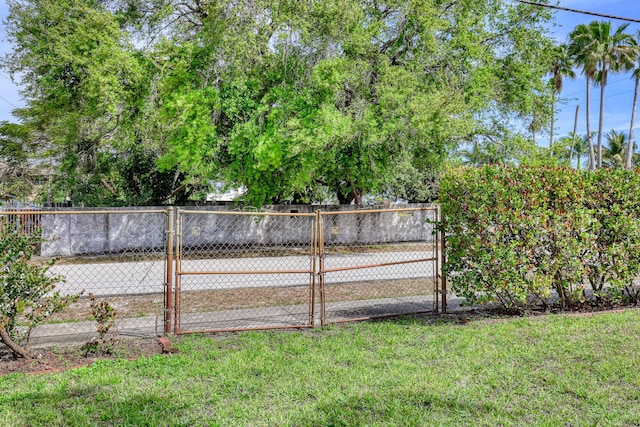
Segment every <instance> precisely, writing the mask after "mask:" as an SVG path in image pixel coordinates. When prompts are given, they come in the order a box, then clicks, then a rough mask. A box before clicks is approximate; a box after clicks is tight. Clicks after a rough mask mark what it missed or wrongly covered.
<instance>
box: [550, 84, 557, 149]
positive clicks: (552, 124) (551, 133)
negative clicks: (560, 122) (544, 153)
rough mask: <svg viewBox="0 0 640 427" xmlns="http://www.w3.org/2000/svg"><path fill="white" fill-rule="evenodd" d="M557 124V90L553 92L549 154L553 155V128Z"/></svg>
mask: <svg viewBox="0 0 640 427" xmlns="http://www.w3.org/2000/svg"><path fill="white" fill-rule="evenodd" d="M555 125H556V90H555V89H553V92H552V93H551V129H549V155H550V156H551V157H553V128H554V127H555Z"/></svg>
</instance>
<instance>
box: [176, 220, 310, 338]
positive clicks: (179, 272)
mask: <svg viewBox="0 0 640 427" xmlns="http://www.w3.org/2000/svg"><path fill="white" fill-rule="evenodd" d="M183 213H187V214H188V215H221V216H257V215H259V216H273V217H309V218H313V219H312V221H311V226H312V229H311V239H310V241H309V242H308V243H309V247H310V249H311V254H310V255H309V256H310V258H311V263H310V268H309V269H307V270H229V271H213V270H201V271H184V270H183V269H182V259H183V232H182V225H183V224H182V215H183ZM170 217H171V215H170ZM317 233H318V228H317V214H316V213H300V212H288V213H280V212H238V211H210V210H191V209H180V208H176V209H175V245H176V250H175V272H173V276H174V280H173V282H172V283H170V282H169V276H170V274H171V272H170V271H169V269H171V267H170V266H169V265H170V264H171V262H168V264H167V265H168V267H167V278H168V279H167V282H168V283H167V300H166V301H167V303H168V304H170V303H171V302H173V307H171V306H170V305H168V306H167V310H166V312H167V317H166V318H165V325H166V329H165V330H166V331H169V330H171V323H172V322H171V318H170V316H171V314H173V333H174V334H176V335H184V334H195V333H213V332H231V331H245V330H268V329H294V328H300V329H302V328H314V327H315V326H316V324H315V317H316V314H315V306H316V302H315V293H316V292H315V289H316V277H317V274H316V271H317V260H318V247H317V242H318V238H317ZM167 234H168V236H170V235H171V226H169V231H168V233H167ZM169 240H171V238H169ZM168 248H171V243H169V245H168ZM167 253H169V250H168V251H167ZM168 257H169V255H168ZM168 260H169V258H168ZM305 273H308V274H309V297H308V300H307V303H308V306H309V321H308V323H305V324H293V325H284V326H281V325H274V326H259V327H248V328H211V329H201V330H188V331H183V330H182V329H181V325H180V315H181V313H180V298H181V279H182V276H190V275H194V276H197V275H200V276H202V275H232V274H233V275H235V274H247V275H267V274H305ZM172 288H173V292H171V290H172ZM170 294H173V298H171V297H170V296H169V295H170ZM171 299H172V300H173V301H171Z"/></svg>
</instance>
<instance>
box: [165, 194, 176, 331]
mask: <svg viewBox="0 0 640 427" xmlns="http://www.w3.org/2000/svg"><path fill="white" fill-rule="evenodd" d="M173 215H174V212H173V207H172V206H169V207H168V208H167V232H166V239H167V253H166V256H167V260H166V271H165V273H166V277H165V289H164V297H165V301H164V333H165V334H170V333H171V319H172V312H173V310H172V308H173V307H172V306H173V262H174V259H173V258H174V256H173V239H174V237H175V228H174V216H173Z"/></svg>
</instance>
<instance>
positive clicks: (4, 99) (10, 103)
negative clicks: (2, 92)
mask: <svg viewBox="0 0 640 427" xmlns="http://www.w3.org/2000/svg"><path fill="white" fill-rule="evenodd" d="M0 99H2V100H3V101H4V102H6V103H7V104H9V105H11V106H12V107H15V108H18V106H17V105H15V104H14V103H13V102H11V101H9V100H8V99H7V98H4V97H2V96H0Z"/></svg>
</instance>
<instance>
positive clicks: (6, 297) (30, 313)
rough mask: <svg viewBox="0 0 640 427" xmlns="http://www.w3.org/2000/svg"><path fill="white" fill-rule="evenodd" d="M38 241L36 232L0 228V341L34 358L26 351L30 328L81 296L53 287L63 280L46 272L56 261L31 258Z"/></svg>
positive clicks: (19, 352) (16, 352) (16, 353)
mask: <svg viewBox="0 0 640 427" xmlns="http://www.w3.org/2000/svg"><path fill="white" fill-rule="evenodd" d="M40 242H41V239H40V238H39V237H38V236H37V235H36V236H34V235H30V234H25V233H22V232H21V230H20V229H16V227H11V226H2V227H0V268H1V269H2V274H1V275H0V340H1V341H2V342H3V343H4V344H5V345H6V346H7V347H8V348H9V350H10V351H11V352H12V353H13V354H14V355H16V356H18V357H25V358H31V357H33V355H32V353H31V352H30V351H29V336H30V334H31V332H32V330H33V329H34V328H35V327H36V326H37V325H38V324H40V323H42V322H43V321H44V320H45V319H46V318H48V317H49V316H51V315H52V314H54V313H57V312H59V311H61V310H62V309H64V308H65V307H66V306H68V305H69V304H71V303H72V302H74V301H76V300H77V299H78V297H79V296H80V294H75V295H61V294H60V292H58V291H55V290H54V289H55V284H56V283H57V282H60V281H62V277H60V276H53V275H50V274H47V272H48V270H49V268H50V267H51V266H52V265H53V263H54V262H55V260H50V261H48V262H47V263H45V264H38V263H35V262H33V261H32V260H31V259H32V257H33V255H34V252H35V249H36V248H37V247H38V244H39V243H40ZM19 325H21V326H23V327H21V328H20V327H18V326H19Z"/></svg>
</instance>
